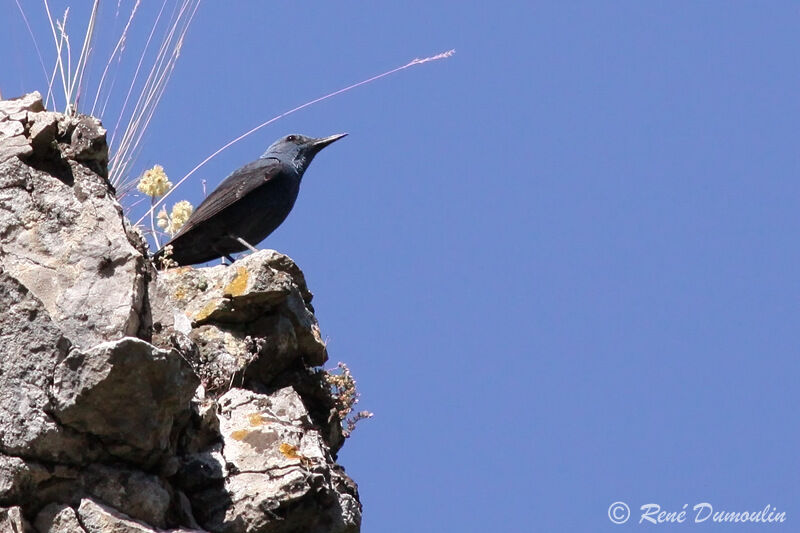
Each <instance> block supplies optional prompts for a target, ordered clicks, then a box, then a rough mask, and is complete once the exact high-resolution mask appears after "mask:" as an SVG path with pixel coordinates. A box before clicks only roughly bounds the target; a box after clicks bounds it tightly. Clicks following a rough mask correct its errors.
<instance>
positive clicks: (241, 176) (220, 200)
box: [172, 157, 282, 240]
mask: <svg viewBox="0 0 800 533" xmlns="http://www.w3.org/2000/svg"><path fill="white" fill-rule="evenodd" d="M281 169H282V164H281V162H280V161H278V160H277V159H274V158H271V157H270V158H266V159H258V160H256V161H253V162H252V163H248V164H246V165H245V166H243V167H242V168H240V169H238V170H235V171H234V172H233V173H232V174H231V175H230V176H228V177H227V178H225V179H224V180H223V181H222V183H220V184H219V187H217V188H216V189H214V191H213V192H212V193H211V194H209V195H208V196H207V197H206V199H205V200H203V202H202V203H201V204H200V205H199V206H198V207H197V209H196V210H195V211H194V212H193V213H192V215H191V216H190V217H189V220H187V221H186V223H185V224H184V225H183V227H182V228H181V229H180V231H178V233H177V234H175V236H174V237H173V238H172V240H175V239H177V238H178V237H180V236H181V235H182V234H184V233H186V232H188V231H189V230H191V229H192V228H194V227H195V226H198V225H200V224H202V223H203V222H205V221H206V220H208V219H210V218H211V217H213V216H214V215H216V214H217V213H219V212H221V211H223V210H225V209H226V208H227V207H229V206H230V205H231V204H233V203H234V202H236V201H237V200H239V199H240V198H243V197H244V196H246V195H247V194H248V193H250V192H252V191H253V190H255V189H257V188H258V187H260V186H261V185H263V184H264V183H266V182H268V181H270V180H272V179H274V178H275V177H276V176H277V175H278V174H280V172H281Z"/></svg>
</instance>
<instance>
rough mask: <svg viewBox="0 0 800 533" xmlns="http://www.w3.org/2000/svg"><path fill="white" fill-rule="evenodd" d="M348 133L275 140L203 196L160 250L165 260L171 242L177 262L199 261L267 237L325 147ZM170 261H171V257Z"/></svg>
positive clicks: (171, 256)
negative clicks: (255, 157) (309, 166)
mask: <svg viewBox="0 0 800 533" xmlns="http://www.w3.org/2000/svg"><path fill="white" fill-rule="evenodd" d="M345 135H347V134H346V133H340V134H337V135H331V136H330V137H324V138H322V139H315V138H313V137H306V136H304V135H287V136H286V137H282V138H280V139H278V140H277V141H275V142H274V143H273V144H272V146H270V147H269V148H268V149H267V151H266V152H264V155H262V156H261V157H260V158H259V159H258V160H256V161H253V162H252V163H248V164H247V165H245V166H243V167H242V168H240V169H239V170H237V171H235V172H234V173H233V174H231V175H230V176H228V177H227V178H225V180H224V181H223V182H222V183H220V185H219V187H217V188H216V189H215V190H214V192H212V193H211V194H209V195H208V197H207V198H206V199H205V200H203V203H201V204H200V205H199V206H198V207H197V209H196V210H195V211H194V213H192V215H191V216H190V217H189V220H187V221H186V223H185V224H184V226H183V227H182V228H181V229H180V231H179V232H178V233H177V234H176V235H175V236H174V237H173V238H172V240H170V241H169V242H168V243H167V244H165V245H164V247H163V248H161V249H160V250H159V251H158V252H156V254H155V256H154V259H156V264H157V265H159V266H160V263H162V261H159V259H160V258H162V257H163V256H164V252H165V248H166V247H167V246H171V247H172V253H171V254H169V255H168V258H169V259H171V261H172V262H174V263H171V262H170V263H171V264H178V265H193V264H195V263H205V262H206V261H210V260H212V259H216V258H218V257H223V256H224V257H227V258H228V259H229V260H230V261H231V262H233V259H232V258H231V254H234V253H237V252H242V251H244V250H246V249H248V248H249V249H251V250H255V248H254V245H256V244H258V243H259V242H261V241H262V240H264V239H265V238H266V237H267V236H268V235H269V234H270V233H272V232H273V231H275V229H276V228H277V227H278V226H280V225H281V223H282V222H283V221H284V220H285V219H286V217H287V216H288V215H289V212H290V211H291V210H292V207H293V206H294V202H295V200H297V193H298V192H299V191H300V181H301V180H302V178H303V173H304V172H305V171H306V169H307V168H308V165H309V164H310V163H311V160H312V159H314V156H315V155H317V154H318V153H319V151H320V150H322V149H323V148H325V147H326V146H328V145H329V144H331V143H332V142H334V141H337V140H339V139H341V138H342V137H344V136H345ZM168 262H169V261H168Z"/></svg>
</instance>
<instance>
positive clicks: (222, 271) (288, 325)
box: [150, 250, 328, 391]
mask: <svg viewBox="0 0 800 533" xmlns="http://www.w3.org/2000/svg"><path fill="white" fill-rule="evenodd" d="M154 285H155V286H154V287H151V291H150V293H151V301H152V306H153V323H154V326H155V327H156V329H157V330H158V332H157V333H156V334H155V335H154V342H155V343H156V344H160V345H162V346H165V345H169V341H168V338H169V336H170V335H171V334H173V332H175V330H180V331H184V332H185V331H186V325H185V322H184V321H185V320H187V319H188V320H190V321H191V326H192V329H191V332H190V333H189V337H190V338H191V339H192V340H193V341H194V342H195V343H196V344H197V346H198V348H199V354H198V359H197V360H196V361H194V363H195V364H194V368H195V370H196V371H197V373H198V374H199V375H200V378H201V380H202V381H203V384H204V385H205V387H206V388H207V389H208V390H212V391H213V390H219V389H224V388H230V386H231V385H232V384H233V383H238V384H241V383H242V380H243V379H244V374H245V373H246V374H247V376H248V377H251V378H254V379H258V380H259V381H261V382H262V383H268V382H269V381H270V380H271V379H272V378H274V377H275V376H277V375H278V374H279V373H280V372H282V371H284V370H286V369H287V368H290V367H292V366H296V365H299V366H303V365H307V366H317V365H321V364H323V363H325V361H327V358H328V354H327V348H326V346H325V342H324V340H323V339H322V335H321V333H320V329H319V325H318V323H317V320H316V318H315V317H314V314H313V308H312V307H311V303H310V302H311V298H312V295H311V293H310V292H309V290H308V288H307V287H306V282H305V278H304V276H303V274H302V272H301V271H300V269H299V268H298V267H297V265H295V264H294V262H293V261H292V260H291V259H289V258H288V257H286V256H285V255H282V254H280V253H278V252H276V251H274V250H262V251H260V252H257V253H254V254H252V255H249V256H246V257H244V258H243V259H240V260H238V261H237V262H236V264H235V265H233V267H226V266H217V267H209V268H200V269H194V268H190V267H184V268H177V269H172V270H166V271H162V272H159V274H158V278H157V279H156V281H155V283H154ZM176 310H177V312H178V313H177V314H176ZM176 316H177V317H178V319H176V318H175V317H176Z"/></svg>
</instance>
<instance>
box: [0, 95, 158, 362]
mask: <svg viewBox="0 0 800 533" xmlns="http://www.w3.org/2000/svg"><path fill="white" fill-rule="evenodd" d="M17 116H19V117H21V118H20V119H19V120H17V121H13V120H12V117H17ZM2 117H5V119H3V118H2ZM0 124H2V128H3V130H2V131H4V132H5V131H11V130H10V129H9V128H13V127H14V126H13V125H14V124H17V125H19V126H17V127H16V129H14V131H18V130H19V128H20V127H21V128H22V133H19V134H14V135H12V136H11V137H10V138H9V139H5V142H4V139H3V137H0V147H2V148H0V154H5V155H3V156H2V157H0V266H2V268H3V269H4V270H6V272H8V273H9V274H10V275H11V276H13V277H14V278H16V279H18V280H19V281H20V282H22V283H23V284H24V285H25V287H26V288H27V289H28V290H29V291H31V292H32V293H33V294H34V295H35V296H36V297H37V298H38V299H39V300H40V301H41V302H42V304H43V305H44V307H45V309H46V310H47V312H48V314H49V315H50V317H51V318H52V319H53V320H54V321H55V322H56V323H57V324H58V325H59V327H60V328H61V330H62V331H64V332H65V333H66V336H67V337H68V338H69V339H70V340H71V341H72V342H73V343H75V344H76V345H79V346H81V347H84V348H89V347H91V346H93V345H94V344H97V343H98V342H102V341H106V340H112V339H118V338H121V337H123V336H127V335H135V334H136V333H137V331H138V328H139V325H140V316H139V315H140V312H141V307H142V298H143V295H144V290H145V286H144V273H145V264H146V262H145V258H144V257H142V255H141V253H139V251H137V250H136V249H135V248H134V246H133V245H132V244H131V243H130V242H129V240H128V237H127V234H126V231H125V227H124V224H123V222H122V210H121V207H120V205H119V204H118V203H117V201H116V199H115V198H114V196H113V193H112V192H111V190H110V188H109V186H108V182H107V180H106V179H105V177H103V175H102V174H98V170H101V171H103V172H104V171H105V164H106V160H107V148H106V145H105V130H104V129H103V128H102V127H101V126H100V123H99V122H98V121H97V120H96V119H93V118H91V117H65V116H64V115H58V114H55V113H48V112H45V111H44V110H43V106H42V102H41V96H38V98H37V97H36V96H33V97H31V95H29V97H26V98H23V99H19V100H10V101H8V100H6V101H0ZM26 131H27V132H28V134H29V135H32V137H26V136H25V135H24V132H26ZM20 138H22V139H26V142H27V143H28V148H29V149H27V148H26V150H23V151H19V150H17V148H14V147H15V146H17V144H18V139H20ZM15 139H16V140H15ZM12 152H14V154H15V155H16V157H7V154H9V153H12Z"/></svg>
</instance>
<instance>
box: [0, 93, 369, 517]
mask: <svg viewBox="0 0 800 533" xmlns="http://www.w3.org/2000/svg"><path fill="white" fill-rule="evenodd" d="M106 165H107V147H106V144H105V130H103V128H102V126H101V124H100V123H99V121H97V120H96V119H94V118H91V117H86V116H65V115H61V114H57V113H51V112H47V111H45V110H44V107H43V105H42V100H41V97H40V96H39V95H38V94H36V93H34V94H31V95H27V96H25V97H23V98H20V99H16V100H5V101H0V309H2V313H0V397H1V398H3V401H2V402H0V532H5V531H29V532H36V533H56V532H78V533H87V532H95V531H97V532H100V531H120V532H154V531H164V530H167V531H210V532H226V533H239V532H253V533H255V532H290V531H307V532H320V533H322V532H356V531H358V530H359V528H360V517H361V505H360V503H359V500H358V491H357V488H356V485H355V483H354V482H353V481H352V480H350V478H348V477H347V475H346V474H345V473H344V471H343V469H342V468H341V467H340V466H338V465H337V464H336V462H335V460H336V453H337V451H338V450H339V448H340V447H341V446H342V444H343V442H344V436H343V433H342V426H341V420H340V418H339V417H340V416H341V406H337V404H336V397H335V395H334V394H332V391H331V389H330V386H329V385H328V382H327V381H326V379H325V373H324V372H323V371H321V370H319V368H318V367H319V365H322V364H323V363H325V361H326V360H327V348H326V346H325V342H324V341H323V338H322V336H321V334H320V329H319V326H318V324H317V321H316V318H315V317H314V314H313V307H312V306H311V299H312V295H311V293H310V291H309V290H308V287H307V286H306V282H305V279H304V277H303V274H302V272H301V271H300V269H299V268H298V267H297V266H296V265H295V264H294V262H292V260H291V259H289V258H288V257H286V256H284V255H281V254H279V253H277V252H274V251H271V250H264V251H261V252H258V253H255V254H252V255H250V256H248V257H245V258H243V259H241V260H239V261H237V262H236V263H235V264H234V265H232V266H217V267H211V268H197V269H195V268H188V267H184V268H179V269H172V270H167V271H163V272H157V271H156V270H154V269H153V266H152V264H151V263H150V261H149V260H148V258H147V256H146V246H145V245H144V244H143V240H142V239H141V236H140V235H139V234H138V232H137V231H136V230H134V229H132V228H131V227H130V225H129V223H128V222H127V221H126V220H125V218H124V217H123V214H122V208H121V207H120V205H119V203H118V202H117V201H116V199H115V197H114V192H113V190H112V188H111V187H110V185H109V183H108V181H107V178H106Z"/></svg>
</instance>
